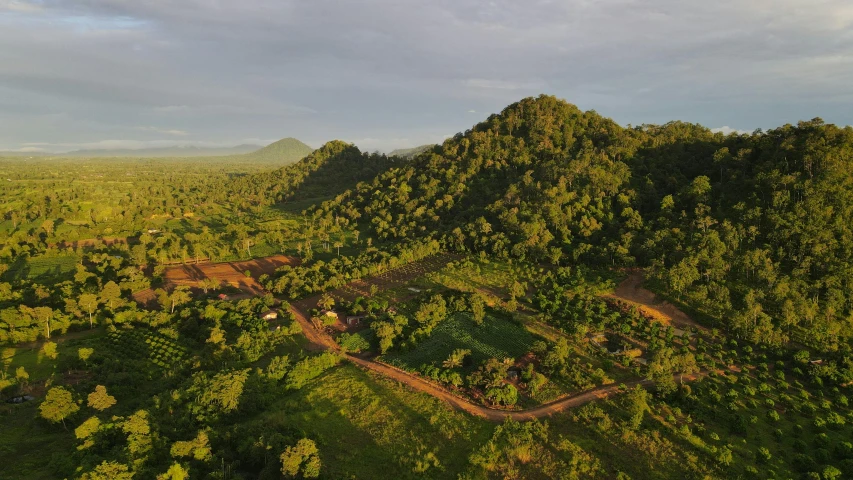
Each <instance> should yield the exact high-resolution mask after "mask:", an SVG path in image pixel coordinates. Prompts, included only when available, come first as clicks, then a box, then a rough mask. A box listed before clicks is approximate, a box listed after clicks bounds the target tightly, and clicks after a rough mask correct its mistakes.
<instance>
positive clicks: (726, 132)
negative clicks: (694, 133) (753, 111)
mask: <svg viewBox="0 0 853 480" xmlns="http://www.w3.org/2000/svg"><path fill="white" fill-rule="evenodd" d="M711 131H712V132H714V133H722V134H723V135H731V134H733V133H737V134H738V135H749V134H750V133H752V132H750V131H748V130H738V129H735V128H732V127H729V126H728V125H723V126H722V127H717V128H712V129H711Z"/></svg>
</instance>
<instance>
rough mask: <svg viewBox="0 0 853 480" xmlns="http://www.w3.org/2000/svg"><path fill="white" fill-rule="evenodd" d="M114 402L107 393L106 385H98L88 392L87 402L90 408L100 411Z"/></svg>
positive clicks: (113, 398)
mask: <svg viewBox="0 0 853 480" xmlns="http://www.w3.org/2000/svg"><path fill="white" fill-rule="evenodd" d="M115 404H116V399H115V397H113V396H112V395H110V394H109V393H107V387H105V386H103V385H98V386H96V387H95V391H94V392H92V393H90V394H89V397H88V403H87V405H89V406H90V407H91V408H94V409H95V410H98V411H99V412H102V411H104V410H106V409H108V408H110V407H112V406H113V405H115Z"/></svg>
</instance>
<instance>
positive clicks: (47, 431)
mask: <svg viewBox="0 0 853 480" xmlns="http://www.w3.org/2000/svg"><path fill="white" fill-rule="evenodd" d="M38 414H39V412H38V402H28V403H23V404H20V405H8V404H0V465H2V467H0V480H18V479H21V478H26V479H31V480H53V479H55V478H56V476H55V474H54V473H53V468H51V466H50V462H51V461H52V457H53V455H54V454H52V453H51V452H69V451H72V450H73V449H74V444H75V439H74V436H73V435H69V433H68V432H67V431H65V430H64V429H63V428H62V425H49V424H48V423H47V422H45V421H41V420H35V419H36V417H38ZM60 455H61V454H60Z"/></svg>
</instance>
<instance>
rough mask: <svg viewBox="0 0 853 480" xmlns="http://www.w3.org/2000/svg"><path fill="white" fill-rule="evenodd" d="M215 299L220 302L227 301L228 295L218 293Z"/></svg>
mask: <svg viewBox="0 0 853 480" xmlns="http://www.w3.org/2000/svg"><path fill="white" fill-rule="evenodd" d="M216 297H217V298H218V299H220V300H228V295H225V294H224V293H220V294H219V295H217V296H216Z"/></svg>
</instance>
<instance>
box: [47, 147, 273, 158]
mask: <svg viewBox="0 0 853 480" xmlns="http://www.w3.org/2000/svg"><path fill="white" fill-rule="evenodd" d="M259 148H261V146H260V145H237V146H236V147H196V146H179V147H162V148H140V149H130V148H118V149H103V150H102V149H88V150H74V151H72V152H67V153H62V154H57V155H61V156H66V157H218V156H227V155H241V154H246V153H251V152H255V151H257V150H258V149H259Z"/></svg>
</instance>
